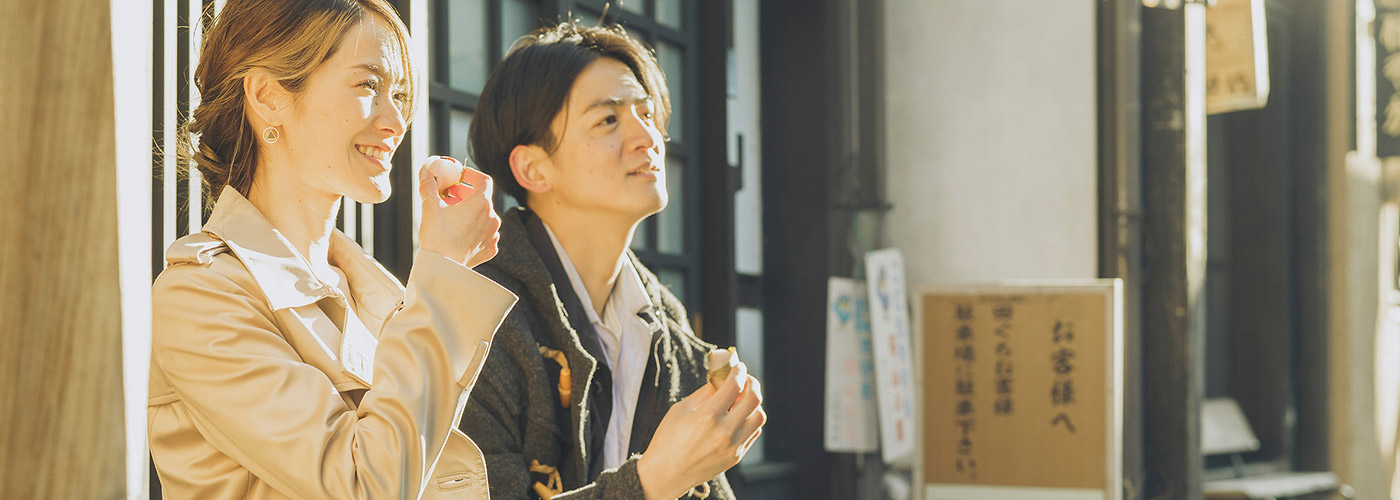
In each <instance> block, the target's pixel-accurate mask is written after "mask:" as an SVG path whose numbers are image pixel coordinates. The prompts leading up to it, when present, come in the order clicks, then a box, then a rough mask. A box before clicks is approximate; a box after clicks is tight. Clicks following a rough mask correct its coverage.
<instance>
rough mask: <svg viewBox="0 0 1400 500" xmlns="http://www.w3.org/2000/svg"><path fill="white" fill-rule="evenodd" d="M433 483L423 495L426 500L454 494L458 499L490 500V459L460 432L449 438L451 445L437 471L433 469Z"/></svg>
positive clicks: (444, 450) (445, 451)
mask: <svg viewBox="0 0 1400 500" xmlns="http://www.w3.org/2000/svg"><path fill="white" fill-rule="evenodd" d="M431 483H432V484H430V485H429V486H428V488H427V490H426V491H424V492H423V498H444V497H446V496H447V493H449V492H451V493H452V494H453V495H455V498H462V497H461V496H460V495H461V494H462V492H463V490H466V491H467V492H468V494H467V496H466V498H482V499H485V498H488V497H487V495H488V486H487V481H486V458H485V457H484V456H483V455H482V454H481V449H480V448H477V446H476V443H473V442H472V440H471V439H470V438H468V437H467V435H466V434H463V433H462V431H459V430H457V429H452V433H451V434H450V435H448V437H447V445H446V446H445V447H444V448H443V450H442V457H441V458H439V459H438V463H437V467H436V468H434V469H433V475H432V479H431Z"/></svg>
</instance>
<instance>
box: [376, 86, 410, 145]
mask: <svg viewBox="0 0 1400 500" xmlns="http://www.w3.org/2000/svg"><path fill="white" fill-rule="evenodd" d="M380 98H381V99H383V101H382V103H381V104H380V105H376V106H375V107H374V108H375V113H376V114H377V115H378V116H377V117H376V120H377V121H378V125H379V127H380V128H381V129H384V130H385V131H388V132H391V133H392V134H393V135H395V136H400V135H403V134H404V132H405V130H406V129H407V128H408V121H407V120H405V119H404V116H403V111H402V109H401V108H400V106H401V105H400V104H399V103H397V102H395V101H394V99H393V98H392V97H389V96H387V95H385V96H381V97H380Z"/></svg>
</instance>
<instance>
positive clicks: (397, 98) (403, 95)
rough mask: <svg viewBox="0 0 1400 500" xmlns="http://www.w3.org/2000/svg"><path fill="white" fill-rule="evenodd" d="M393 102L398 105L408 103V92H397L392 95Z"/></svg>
mask: <svg viewBox="0 0 1400 500" xmlns="http://www.w3.org/2000/svg"><path fill="white" fill-rule="evenodd" d="M394 102H396V103H399V104H403V103H406V102H408V92H399V93H397V94H394Z"/></svg>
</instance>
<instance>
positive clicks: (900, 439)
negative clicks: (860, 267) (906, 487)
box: [865, 248, 916, 463]
mask: <svg viewBox="0 0 1400 500" xmlns="http://www.w3.org/2000/svg"><path fill="white" fill-rule="evenodd" d="M865 274H866V277H867V279H868V280H869V282H868V283H869V288H870V333H871V341H872V343H873V345H872V347H873V348H874V351H875V378H876V382H875V387H876V389H877V391H876V392H877V396H878V398H879V399H878V400H877V401H878V405H877V406H878V407H879V412H880V413H879V414H880V444H881V457H882V458H883V459H884V461H885V462H886V463H906V462H909V459H911V458H913V452H914V448H915V425H916V423H915V421H914V362H913V349H912V348H911V347H910V346H911V345H912V343H911V339H910V337H909V301H908V298H907V297H908V291H907V288H906V286H905V282H904V257H903V256H902V255H901V254H900V252H899V249H897V248H886V249H883V250H875V251H873V252H869V253H867V254H865Z"/></svg>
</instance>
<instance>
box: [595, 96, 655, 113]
mask: <svg viewBox="0 0 1400 500" xmlns="http://www.w3.org/2000/svg"><path fill="white" fill-rule="evenodd" d="M650 102H651V96H647V95H644V96H641V97H636V98H633V99H632V104H648V103H650ZM625 104H626V103H625V102H623V99H622V98H621V97H604V98H602V99H599V100H597V101H594V102H593V104H589V105H588V107H586V108H583V112H584V113H587V112H589V111H593V109H594V108H615V107H620V106H623V105H625Z"/></svg>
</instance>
